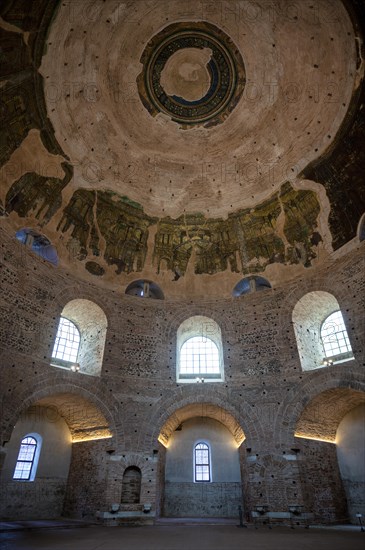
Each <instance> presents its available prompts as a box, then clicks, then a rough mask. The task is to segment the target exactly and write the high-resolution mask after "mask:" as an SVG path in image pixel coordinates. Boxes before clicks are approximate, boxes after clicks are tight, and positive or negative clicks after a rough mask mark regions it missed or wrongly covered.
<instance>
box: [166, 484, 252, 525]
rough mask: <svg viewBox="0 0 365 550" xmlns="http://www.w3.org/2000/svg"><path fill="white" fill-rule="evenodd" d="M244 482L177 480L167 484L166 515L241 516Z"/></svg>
mask: <svg viewBox="0 0 365 550" xmlns="http://www.w3.org/2000/svg"><path fill="white" fill-rule="evenodd" d="M240 505H241V506H242V488H241V483H234V482H232V483H218V482H217V483H215V482H214V481H213V482H212V483H191V482H190V483H188V482H187V483H174V482H170V481H167V482H166V485H165V506H164V510H163V514H164V516H167V517H169V516H173V517H222V518H224V517H237V516H238V506H240Z"/></svg>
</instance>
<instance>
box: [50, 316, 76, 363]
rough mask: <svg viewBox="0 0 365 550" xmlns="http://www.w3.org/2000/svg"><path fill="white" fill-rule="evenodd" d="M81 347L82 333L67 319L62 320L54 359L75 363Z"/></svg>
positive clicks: (62, 318)
mask: <svg viewBox="0 0 365 550" xmlns="http://www.w3.org/2000/svg"><path fill="white" fill-rule="evenodd" d="M79 347H80V332H79V330H78V328H77V327H76V325H75V324H74V323H72V321H70V320H69V319H66V318H65V317H61V318H60V323H59V325H58V330H57V336H56V340H55V344H54V347H53V352H52V357H53V358H55V359H61V360H62V361H69V362H70V363H75V362H76V361H77V355H78V353H79Z"/></svg>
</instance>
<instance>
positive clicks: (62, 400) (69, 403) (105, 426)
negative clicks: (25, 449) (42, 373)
mask: <svg viewBox="0 0 365 550" xmlns="http://www.w3.org/2000/svg"><path fill="white" fill-rule="evenodd" d="M17 403H18V404H17V406H14V402H12V407H11V411H10V412H9V414H8V415H7V414H6V412H5V413H4V418H5V419H6V420H5V422H6V424H5V425H4V430H3V434H4V435H3V439H4V441H8V440H9V439H10V436H11V433H12V430H13V428H14V426H15V424H16V422H17V421H18V419H19V418H20V416H21V415H22V414H24V413H25V412H26V411H27V410H29V409H30V408H32V407H34V409H33V412H34V413H35V414H37V409H36V407H48V408H50V409H51V412H50V413H49V414H50V415H51V416H52V414H53V415H54V420H55V419H56V418H57V417H59V416H61V417H63V418H64V420H65V421H66V423H67V425H68V427H69V429H70V432H71V436H72V441H73V442H75V441H83V440H84V441H85V440H90V439H102V438H105V437H108V438H109V437H113V438H115V441H116V440H117V439H118V437H119V436H120V431H121V430H120V429H119V426H116V423H115V420H114V417H113V415H112V413H111V412H110V410H109V409H108V408H107V407H106V406H105V405H104V402H103V398H102V396H101V395H98V394H97V393H96V392H91V391H89V390H88V389H86V388H84V387H81V386H76V385H75V384H70V383H67V382H64V383H60V384H54V383H52V382H50V383H49V384H45V381H43V383H42V385H41V387H38V388H34V389H33V391H31V393H30V394H29V393H28V392H26V391H24V392H23V393H22V395H20V396H19V400H18V401H17ZM49 420H50V421H52V418H50V419H49Z"/></svg>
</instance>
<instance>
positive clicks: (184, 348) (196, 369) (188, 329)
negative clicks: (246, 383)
mask: <svg viewBox="0 0 365 550" xmlns="http://www.w3.org/2000/svg"><path fill="white" fill-rule="evenodd" d="M176 351H177V356H176V380H177V381H178V382H188V383H192V382H223V380H224V363H223V346H222V334H221V329H220V327H219V325H218V324H217V323H216V322H215V321H214V320H213V319H209V318H208V317H204V316H203V315H195V316H194V317H190V318H188V319H185V321H183V323H181V325H180V326H179V328H178V331H177V348H176Z"/></svg>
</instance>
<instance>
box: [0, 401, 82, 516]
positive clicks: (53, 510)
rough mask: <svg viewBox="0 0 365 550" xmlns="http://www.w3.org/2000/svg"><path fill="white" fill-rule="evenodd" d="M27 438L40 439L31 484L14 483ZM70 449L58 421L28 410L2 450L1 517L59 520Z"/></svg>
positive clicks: (40, 411) (51, 415)
mask: <svg viewBox="0 0 365 550" xmlns="http://www.w3.org/2000/svg"><path fill="white" fill-rule="evenodd" d="M28 434H37V435H39V436H40V437H41V449H40V453H39V459H38V467H37V471H36V476H35V480H34V481H26V480H14V479H13V475H14V469H15V465H16V462H17V458H18V454H19V449H20V444H21V441H22V439H23V438H24V437H25V436H27V435H28ZM38 444H39V443H38ZM71 447H72V445H71V434H70V431H69V429H68V426H67V424H66V422H65V421H64V420H63V418H62V417H60V416H59V415H58V414H55V411H54V410H52V409H51V408H48V407H39V406H35V407H32V408H31V409H28V411H26V412H25V413H24V414H23V415H22V416H21V418H20V419H19V421H18V422H17V423H16V425H15V427H14V431H13V433H12V436H11V438H10V441H9V442H8V443H7V445H6V446H5V449H6V455H5V460H4V465H3V469H2V471H1V479H0V487H1V495H2V496H1V499H0V514H1V517H3V518H4V519H52V518H58V517H60V516H61V513H62V508H63V501H64V497H65V492H66V485H67V478H68V472H69V467H70V461H71Z"/></svg>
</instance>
